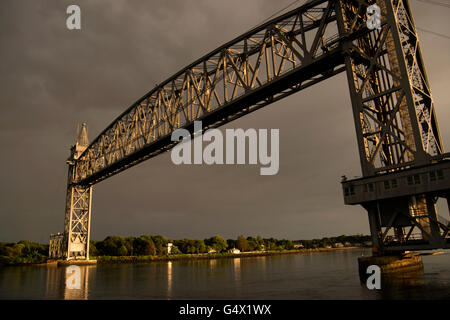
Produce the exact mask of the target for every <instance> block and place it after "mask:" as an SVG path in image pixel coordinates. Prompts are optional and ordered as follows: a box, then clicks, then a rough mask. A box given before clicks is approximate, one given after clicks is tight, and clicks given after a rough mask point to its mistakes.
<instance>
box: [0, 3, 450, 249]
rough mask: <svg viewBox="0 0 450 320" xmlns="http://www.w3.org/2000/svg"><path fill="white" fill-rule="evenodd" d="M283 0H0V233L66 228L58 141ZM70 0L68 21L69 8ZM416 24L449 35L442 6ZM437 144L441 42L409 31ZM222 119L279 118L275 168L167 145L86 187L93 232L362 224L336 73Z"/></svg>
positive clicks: (443, 109) (255, 121)
mask: <svg viewBox="0 0 450 320" xmlns="http://www.w3.org/2000/svg"><path fill="white" fill-rule="evenodd" d="M291 2H292V1H291V0H284V1H275V0H273V1H269V0H265V1H264V0H245V1H242V0H227V1H217V0H214V1H213V0H188V1H186V0H176V1H175V0H170V1H167V0H164V1H155V0H151V1H147V0H145V1H144V0H140V1H137V0H135V1H100V0H95V1H92V0H89V1H83V0H76V1H74V0H72V1H62V0H58V1H48V0H47V1H44V0H29V1H25V0H2V1H1V2H0V41H1V42H0V43H1V46H2V47H1V51H0V55H1V56H0V92H1V94H0V110H1V111H0V112H1V113H0V148H1V157H0V164H1V165H0V170H1V171H0V172H1V182H2V183H1V184H0V199H1V202H0V203H1V204H0V241H18V240H21V239H29V240H33V241H39V242H43V243H46V242H48V236H49V234H50V233H55V232H61V231H63V224H64V207H65V192H66V182H67V165H66V163H65V161H66V159H67V157H68V156H69V148H70V146H71V145H72V144H73V143H74V141H75V136H76V130H77V125H78V124H79V123H81V122H87V124H88V134H89V139H90V141H92V140H93V138H95V137H96V136H97V135H98V134H99V133H100V132H101V131H102V130H103V129H104V128H105V127H106V126H107V125H108V124H109V123H110V122H111V121H112V120H113V119H114V118H115V117H116V116H118V115H119V114H120V113H121V112H122V111H123V110H125V109H126V108H127V107H129V106H130V105H131V104H132V103H133V102H134V101H136V100H137V99H138V98H139V97H141V96H142V95H144V94H145V93H146V92H148V91H149V90H150V89H151V88H153V86H154V85H155V84H156V83H161V82H162V81H163V80H164V79H166V78H168V77H169V76H171V75H172V74H174V73H175V72H176V71H178V70H179V69H181V68H182V67H184V66H186V65H188V64H190V63H191V62H193V61H194V60H196V59H197V58H199V57H200V56H202V55H204V54H205V53H207V52H209V51H211V50H213V49H215V48H216V47H217V46H219V45H221V44H223V43H225V42H227V41H229V40H231V39H233V38H235V37H236V36H238V35H240V34H242V33H243V32H245V31H247V30H248V29H250V28H251V27H253V26H254V25H256V24H257V23H259V22H261V21H262V20H264V19H265V18H267V17H269V16H270V15H272V14H273V13H274V12H276V11H277V10H279V9H281V8H283V7H284V6H286V5H287V4H289V3H291ZM69 4H78V5H79V6H80V7H81V27H82V29H81V30H79V31H69V30H67V28H66V18H67V14H66V8H67V6H68V5H69ZM411 4H412V8H413V11H414V14H415V20H416V24H417V25H418V26H419V27H421V28H424V29H427V30H432V31H435V32H438V33H443V34H448V35H449V36H450V31H449V30H450V19H448V16H449V15H450V9H447V8H443V7H439V6H432V5H429V4H424V3H422V2H418V1H416V0H412V1H411ZM419 35H420V40H421V43H422V51H423V55H424V59H425V64H426V67H427V71H428V76H429V78H430V82H431V88H432V91H433V96H434V99H435V103H436V111H437V114H438V119H439V123H440V128H441V133H442V137H443V140H444V143H445V147H446V150H447V151H448V150H449V149H450V148H449V147H450V108H449V104H450V103H449V101H450V99H449V98H450V90H449V87H450V80H449V79H448V74H449V71H450V62H449V60H448V59H449V52H450V39H446V38H443V37H439V36H436V35H433V34H431V33H427V32H423V31H419ZM223 128H244V129H245V128H267V129H271V128H278V129H279V130H280V170H279V173H278V175H275V176H260V175H259V165H241V166H232V165H224V166H220V165H215V166H207V165H201V166H194V165H192V166H188V165H183V166H176V165H174V164H172V162H171V160H170V154H169V153H165V154H163V155H160V156H158V157H156V158H153V159H150V160H148V161H146V162H144V163H141V164H140V165H138V166H135V167H133V168H131V169H129V170H127V171H125V172H123V173H121V174H119V175H117V176H114V177H112V178H110V179H108V180H105V181H103V182H101V183H99V184H97V185H95V187H94V193H93V210H92V224H91V238H92V239H94V240H101V239H103V238H105V237H106V236H107V235H123V236H131V235H141V234H153V235H156V234H161V235H164V236H167V237H169V238H174V239H180V238H184V237H188V238H205V237H210V236H213V235H216V234H219V235H222V236H223V237H225V238H236V237H237V236H238V235H240V234H244V235H253V236H256V235H261V236H263V237H276V238H288V239H293V240H295V239H310V238H315V237H323V236H333V235H340V234H356V233H365V234H367V233H368V232H369V228H368V220H367V215H366V213H365V211H364V210H363V209H362V207H351V206H345V205H344V204H343V199H342V191H341V186H340V176H341V175H342V174H346V175H347V176H348V177H353V176H357V175H359V174H360V167H359V158H358V153H357V149H356V136H355V132H354V124H353V120H352V112H351V105H350V98H349V94H348V85H347V82H346V76H345V74H340V75H338V76H336V77H334V78H332V79H330V80H327V81H325V82H322V83H320V84H317V85H315V86H314V87H311V88H309V89H307V90H305V91H301V92H299V93H297V94H295V95H292V96H290V97H288V98H286V99H284V100H282V101H279V102H277V103H274V104H272V105H269V106H268V107H266V108H263V109H261V110H259V111H257V112H255V113H252V114H250V115H247V116H245V117H244V118H241V119H238V120H236V121H234V122H232V123H230V124H228V125H226V126H225V127H223Z"/></svg>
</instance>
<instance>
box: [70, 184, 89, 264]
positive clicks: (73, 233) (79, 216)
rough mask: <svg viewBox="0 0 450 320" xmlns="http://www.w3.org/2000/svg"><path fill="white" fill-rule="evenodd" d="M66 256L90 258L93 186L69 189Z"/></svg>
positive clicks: (71, 187)
mask: <svg viewBox="0 0 450 320" xmlns="http://www.w3.org/2000/svg"><path fill="white" fill-rule="evenodd" d="M67 198H68V203H67V205H66V222H65V233H64V235H65V246H64V249H65V250H66V253H65V258H66V259H67V260H71V259H88V258H89V237H90V220H91V203H92V187H91V186H89V187H85V188H84V187H81V186H70V187H69V188H68V190H67Z"/></svg>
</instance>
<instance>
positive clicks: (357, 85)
mask: <svg viewBox="0 0 450 320" xmlns="http://www.w3.org/2000/svg"><path fill="white" fill-rule="evenodd" d="M373 4H377V5H378V6H379V7H380V9H381V28H380V29H373V30H370V29H369V28H368V25H367V19H368V18H369V15H368V13H367V7H368V6H370V5H373ZM341 72H346V73H347V77H348V83H349V89H350V96H351V101H352V108H353V115H354V123H355V129H356V136H357V142H358V149H359V155H360V160H361V168H362V174H363V177H362V178H360V179H355V180H347V179H343V181H342V185H343V190H344V199H345V203H346V204H361V205H362V206H363V207H364V208H365V209H366V210H367V211H368V214H369V222H370V227H371V233H372V237H373V244H374V247H376V249H377V250H378V251H379V252H388V251H404V250H410V249H434V248H445V247H446V248H448V247H450V240H449V237H450V235H449V224H448V221H445V220H443V219H439V218H438V215H437V213H436V208H435V202H436V199H437V197H445V198H447V200H448V199H449V194H450V192H449V190H450V179H449V177H450V164H449V163H450V162H449V161H448V160H449V157H450V155H449V154H445V153H444V150H443V146H442V141H441V137H440V134H439V126H438V123H437V117H436V113H435V108H434V103H433V98H432V95H431V90H430V86H429V82H428V79H427V75H426V72H425V67H424V63H423V59H422V54H421V51H420V45H419V40H418V36H417V31H416V28H415V25H414V20H413V17H412V14H411V10H410V6H409V3H408V1H407V0H377V1H375V0H311V1H309V2H307V3H305V4H303V5H301V6H300V7H298V8H296V9H294V10H292V11H290V12H288V13H286V14H283V15H281V16H279V17H277V18H274V19H272V20H270V21H268V22H266V23H264V24H262V25H260V26H258V27H256V28H254V29H252V30H250V31H248V32H246V33H245V34H243V35H241V36H239V37H238V38H236V39H234V40H232V41H230V42H228V43H226V44H225V45H223V46H221V47H219V48H217V49H215V50H214V51H212V52H211V53H209V54H207V55H205V56H204V57H202V58H200V59H199V60H197V61H195V62H194V63H192V64H190V65H189V66H187V67H186V68H184V69H182V70H180V71H179V72H178V73H176V74H175V75H173V76H172V77H170V78H169V79H167V80H166V81H164V82H162V83H161V84H159V85H157V86H155V87H154V88H153V89H152V90H150V92H148V93H147V94H146V95H144V96H143V97H142V98H140V99H139V100H137V101H136V102H135V103H133V104H132V105H131V106H130V107H129V108H128V109H127V110H125V111H124V112H123V113H122V114H121V115H120V116H119V117H117V118H116V119H115V120H114V121H113V122H112V123H111V124H110V125H109V126H108V127H107V128H106V129H105V130H104V131H103V132H102V133H101V134H100V135H99V136H98V137H97V138H95V139H94V140H93V141H92V142H91V143H90V144H88V142H87V132H86V128H85V126H83V128H82V130H81V131H80V135H79V137H78V139H77V143H76V145H75V146H73V147H72V152H71V156H70V158H69V160H68V163H69V177H68V189H67V199H66V215H65V229H64V241H63V246H64V248H63V250H62V252H64V253H63V256H62V257H60V256H59V257H57V255H56V254H55V255H54V256H53V257H54V258H65V259H86V258H88V253H89V228H90V215H91V199H92V186H93V185H94V184H95V183H97V182H100V181H102V180H104V179H106V178H108V177H110V176H113V175H115V174H117V173H119V172H121V171H123V170H126V169H127V168H129V167H131V166H134V165H136V164H138V163H140V162H142V161H144V160H147V159H149V158H152V157H154V156H156V155H158V154H159V153H161V152H163V151H166V150H169V149H170V148H172V147H173V146H174V145H175V144H176V143H177V142H173V141H171V133H172V132H173V131H174V130H175V129H177V128H185V129H188V130H189V131H190V132H191V133H194V132H193V131H194V126H193V122H194V121H195V120H201V121H202V122H203V130H206V129H209V128H215V127H218V126H221V125H223V124H225V123H227V122H230V121H232V120H234V119H237V118H239V117H242V116H244V115H246V114H248V113H250V112H253V111H255V110H257V109H259V108H262V107H264V106H267V105H268V104H271V103H273V102H275V101H277V100H280V99H282V98H284V97H286V96H288V95H291V94H293V93H295V92H298V91H300V90H302V89H304V88H307V87H309V86H312V85H314V84H316V83H318V82H320V81H322V80H324V79H327V78H330V77H332V76H334V75H336V74H338V73H341ZM333 152H338V150H333V151H331V150H330V153H333ZM330 158H332V157H331V156H330ZM411 179H412V180H411ZM411 181H412V184H411ZM414 230H418V231H419V235H417V234H416V233H414Z"/></svg>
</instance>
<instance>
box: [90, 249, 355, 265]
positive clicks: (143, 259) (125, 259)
mask: <svg viewBox="0 0 450 320" xmlns="http://www.w3.org/2000/svg"><path fill="white" fill-rule="evenodd" d="M356 248H360V247H345V248H315V249H295V250H274V251H251V252H241V253H201V254H175V255H165V256H98V257H94V256H91V257H90V259H95V260H97V264H109V263H150V262H155V261H176V260H201V259H223V258H246V257H259V256H274V255H283V254H308V253H318V252H329V251H336V250H350V249H356Z"/></svg>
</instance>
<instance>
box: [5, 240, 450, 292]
mask: <svg viewBox="0 0 450 320" xmlns="http://www.w3.org/2000/svg"><path fill="white" fill-rule="evenodd" d="M362 253H363V251H362V249H354V250H340V251H332V252H322V253H311V254H289V255H277V256H263V257H247V258H227V259H213V260H188V261H173V262H168V261H164V262H162V261H161V262H153V263H150V264H101V265H97V266H81V267H80V279H81V282H80V289H76V288H75V289H69V288H67V286H66V267H55V266H52V267H50V266H24V267H17V266H16V267H1V268H0V299H450V272H449V270H450V250H446V251H444V254H440V255H428V256H424V257H423V262H424V272H423V273H418V274H417V273H416V274H404V275H401V276H398V277H390V278H386V277H382V279H381V289H380V290H369V289H367V288H366V287H364V286H363V285H361V284H360V282H359V276H358V264H357V258H358V257H359V256H361V254H362ZM366 254H368V251H367V250H366Z"/></svg>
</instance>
